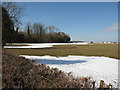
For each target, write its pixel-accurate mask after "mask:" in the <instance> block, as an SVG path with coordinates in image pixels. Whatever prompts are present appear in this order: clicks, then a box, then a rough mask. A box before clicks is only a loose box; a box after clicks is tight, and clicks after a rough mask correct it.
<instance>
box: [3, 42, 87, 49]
mask: <svg viewBox="0 0 120 90" xmlns="http://www.w3.org/2000/svg"><path fill="white" fill-rule="evenodd" d="M14 44H19V45H28V46H4V48H49V47H53V45H87V44H88V43H87V42H82V43H13V45H14Z"/></svg>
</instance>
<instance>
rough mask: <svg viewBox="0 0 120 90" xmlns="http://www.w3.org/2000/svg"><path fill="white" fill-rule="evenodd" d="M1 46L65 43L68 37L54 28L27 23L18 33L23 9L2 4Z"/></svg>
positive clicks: (9, 3)
mask: <svg viewBox="0 0 120 90" xmlns="http://www.w3.org/2000/svg"><path fill="white" fill-rule="evenodd" d="M0 7H2V44H3V45H5V44H6V43H15V42H17V43H66V42H69V41H70V36H69V35H67V34H65V33H64V32H60V31H59V28H57V27H56V26H45V25H43V24H41V23H33V24H30V23H27V24H26V26H25V27H24V31H19V28H20V25H21V19H20V17H21V16H22V13H23V7H21V6H18V5H17V4H16V3H13V2H5V3H2V6H0Z"/></svg>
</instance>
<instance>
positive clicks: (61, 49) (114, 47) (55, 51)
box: [4, 44, 118, 58]
mask: <svg viewBox="0 0 120 90" xmlns="http://www.w3.org/2000/svg"><path fill="white" fill-rule="evenodd" d="M4 50H7V51H11V52H14V53H16V54H18V55H35V56H43V55H51V56H68V55H81V56H105V57H112V58H118V44H93V45H92V44H88V45H54V46H53V47H50V48H42V49H39V48H37V49H4Z"/></svg>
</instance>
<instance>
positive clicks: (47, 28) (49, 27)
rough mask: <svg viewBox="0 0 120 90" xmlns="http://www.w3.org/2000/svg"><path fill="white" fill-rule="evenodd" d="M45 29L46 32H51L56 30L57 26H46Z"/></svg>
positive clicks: (57, 29)
mask: <svg viewBox="0 0 120 90" xmlns="http://www.w3.org/2000/svg"><path fill="white" fill-rule="evenodd" d="M46 30H47V32H48V33H52V32H58V31H59V28H58V27H56V26H47V27H46Z"/></svg>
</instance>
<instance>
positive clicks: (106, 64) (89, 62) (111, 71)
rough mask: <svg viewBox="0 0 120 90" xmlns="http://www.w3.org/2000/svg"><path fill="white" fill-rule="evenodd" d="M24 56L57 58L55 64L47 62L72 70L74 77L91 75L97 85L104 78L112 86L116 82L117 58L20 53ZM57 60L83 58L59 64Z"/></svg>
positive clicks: (67, 70)
mask: <svg viewBox="0 0 120 90" xmlns="http://www.w3.org/2000/svg"><path fill="white" fill-rule="evenodd" d="M20 56H23V57H25V58H29V59H34V60H58V63H57V64H47V65H49V66H50V67H51V68H58V69H60V70H62V71H64V72H66V73H68V72H72V74H73V76H75V77H92V78H93V80H95V81H96V83H97V86H98V85H99V83H100V80H104V81H105V83H106V84H109V83H111V84H112V85H114V87H117V84H118V59H114V58H108V57H98V56H73V55H69V56H67V57H54V56H47V55H46V56H27V55H20ZM59 60H64V61H76V60H79V61H81V60H84V61H85V62H82V63H73V64H61V63H60V62H59Z"/></svg>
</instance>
